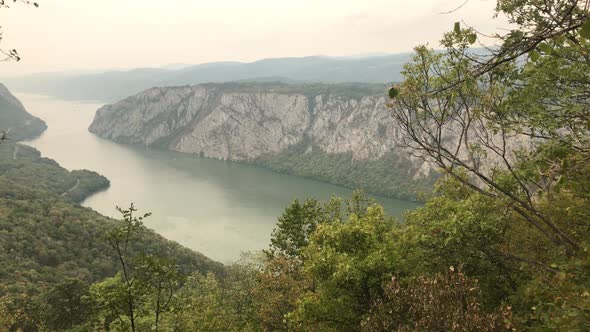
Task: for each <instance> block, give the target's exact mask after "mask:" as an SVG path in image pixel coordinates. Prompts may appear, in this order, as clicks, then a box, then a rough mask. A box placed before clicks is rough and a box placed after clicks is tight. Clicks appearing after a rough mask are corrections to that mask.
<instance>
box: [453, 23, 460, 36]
mask: <svg viewBox="0 0 590 332" xmlns="http://www.w3.org/2000/svg"><path fill="white" fill-rule="evenodd" d="M454 30H455V33H457V34H458V33H461V23H459V22H455V29H454Z"/></svg>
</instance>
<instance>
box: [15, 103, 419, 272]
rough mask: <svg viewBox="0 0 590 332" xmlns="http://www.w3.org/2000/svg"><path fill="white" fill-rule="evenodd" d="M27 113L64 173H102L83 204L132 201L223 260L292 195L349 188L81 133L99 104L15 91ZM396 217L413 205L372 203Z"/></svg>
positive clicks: (244, 246)
mask: <svg viewBox="0 0 590 332" xmlns="http://www.w3.org/2000/svg"><path fill="white" fill-rule="evenodd" d="M18 97H19V99H20V100H21V101H22V102H23V104H24V105H25V107H26V109H27V110H28V111H29V112H30V113H32V114H34V115H35V116H38V117H40V118H42V119H43V120H45V122H47V125H48V127H49V128H48V130H47V131H46V132H45V133H44V134H43V135H42V136H41V137H39V138H38V139H35V140H33V141H31V142H28V143H27V144H29V145H31V146H34V147H35V148H37V149H39V150H40V151H41V153H42V154H43V156H46V157H49V158H52V159H55V160H56V161H57V162H59V163H60V164H61V165H62V166H63V167H65V168H67V169H70V170H71V169H89V170H93V171H96V172H98V173H100V174H102V175H104V176H106V177H107V178H108V179H109V180H110V181H111V187H110V188H109V189H108V190H106V191H103V192H100V193H97V194H95V195H93V196H92V197H90V198H88V199H87V200H86V201H84V202H83V205H84V206H88V207H91V208H93V209H94V210H96V211H98V212H100V213H102V214H104V215H108V216H116V215H117V214H116V211H115V205H119V206H123V207H124V206H127V205H129V204H130V203H131V202H134V203H135V205H136V206H137V207H138V208H139V209H140V212H147V211H149V212H152V216H151V217H150V218H149V219H147V220H146V224H147V226H148V227H150V228H153V229H154V230H156V231H157V232H158V233H160V234H162V235H163V236H164V237H166V238H168V239H171V240H174V241H177V242H179V243H181V244H183V245H185V246H187V247H189V248H191V249H194V250H197V251H200V252H202V253H203V254H205V255H207V256H209V257H211V258H213V259H216V260H219V261H222V262H228V261H231V260H235V259H236V258H238V256H239V254H240V252H241V251H248V250H256V249H261V248H265V247H267V246H268V243H269V238H270V233H271V231H272V229H273V228H274V225H275V223H276V218H277V217H278V216H279V215H280V214H281V212H282V211H283V209H284V208H285V206H286V205H287V204H289V202H290V201H291V200H293V199H294V198H306V197H315V198H318V199H328V198H329V197H330V196H331V195H339V196H349V195H350V193H351V191H350V190H348V189H346V188H342V187H339V186H333V185H329V184H325V183H322V182H318V181H313V180H307V179H302V178H297V177H294V176H289V175H282V174H277V173H274V172H271V171H268V170H265V169H262V168H258V167H254V166H249V165H242V164H236V163H230V162H223V161H217V160H210V159H205V158H199V157H198V156H192V155H186V154H181V153H174V152H169V151H162V150H154V149H149V148H145V147H137V146H125V145H118V144H115V143H113V142H110V141H107V140H103V139H100V138H98V137H96V136H94V135H93V134H91V133H89V132H88V131H87V128H88V126H89V125H90V123H91V122H92V119H93V117H94V112H95V111H96V109H98V108H99V107H100V106H101V105H100V104H97V103H87V102H70V101H62V100H57V99H52V98H47V97H41V96H34V95H29V94H19V95H18ZM378 201H379V202H380V203H382V204H383V205H384V206H385V207H386V209H387V210H388V211H390V212H391V213H393V214H396V215H401V213H402V212H403V211H404V210H405V209H408V208H413V207H414V206H415V205H414V204H412V203H408V202H404V201H399V200H394V199H388V198H378Z"/></svg>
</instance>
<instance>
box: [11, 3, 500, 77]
mask: <svg viewBox="0 0 590 332" xmlns="http://www.w3.org/2000/svg"><path fill="white" fill-rule="evenodd" d="M35 1H37V2H38V3H39V4H40V7H39V8H34V7H32V6H25V5H21V4H17V5H12V6H11V8H9V9H0V24H1V25H2V28H3V32H4V40H3V41H2V44H1V47H2V48H8V47H10V48H16V49H18V51H19V53H20V54H21V56H22V58H23V60H22V61H21V62H19V63H18V64H17V63H0V74H9V75H18V74H22V73H30V72H39V71H60V70H81V69H82V70H102V69H110V68H132V67H153V66H164V65H167V64H174V63H190V64H196V63H203V62H211V61H230V60H231V61H254V60H258V59H262V58H270V57H285V56H297V57H298V56H308V55H319V54H321V55H332V56H342V55H358V54H370V53H395V52H404V51H410V50H411V49H412V48H413V47H414V46H416V45H418V44H421V43H426V42H429V43H430V44H431V45H433V46H435V47H436V46H438V40H439V39H440V37H441V34H442V33H443V32H444V31H448V30H451V29H452V25H453V22H455V21H458V20H465V21H466V22H467V23H469V24H471V25H473V26H476V27H478V28H479V29H481V30H482V31H485V32H494V31H496V30H497V29H498V28H501V27H503V26H504V25H503V24H502V22H500V21H497V20H496V21H494V20H492V16H493V8H494V6H495V0H471V1H470V2H469V3H467V5H465V6H464V7H463V8H461V9H460V10H458V11H456V12H454V13H452V14H441V12H445V11H448V10H451V9H453V8H456V7H458V6H459V5H461V4H462V3H463V2H464V0H208V1H201V0H159V1H156V0H100V1H92V0H35Z"/></svg>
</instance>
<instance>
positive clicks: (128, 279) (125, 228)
mask: <svg viewBox="0 0 590 332" xmlns="http://www.w3.org/2000/svg"><path fill="white" fill-rule="evenodd" d="M117 209H118V211H119V212H120V213H121V215H122V216H123V222H122V224H121V225H119V226H116V227H113V228H112V229H111V230H110V231H109V232H108V233H107V234H106V241H107V242H108V244H109V245H110V247H111V249H112V250H113V251H114V252H115V253H116V255H117V258H118V260H119V263H120V268H121V272H120V273H119V274H118V275H116V276H115V277H113V278H110V279H107V280H105V281H103V282H101V283H99V284H96V285H93V287H92V289H91V291H92V295H93V298H94V299H95V301H96V302H97V303H98V306H99V308H101V310H102V311H103V312H104V313H103V314H104V315H105V316H107V317H109V319H110V318H111V317H110V316H114V317H115V318H116V320H117V321H118V322H119V323H120V324H121V325H120V327H121V328H124V329H130V330H131V331H137V330H145V329H150V330H155V331H157V330H158V326H159V325H158V324H160V323H161V320H162V316H163V315H164V314H166V313H167V312H168V311H170V307H171V302H172V300H173V298H174V295H175V292H176V291H177V290H178V288H179V286H180V284H181V282H182V281H183V279H184V276H183V275H182V273H181V272H180V271H179V269H178V267H177V265H176V264H175V263H174V262H173V261H170V260H168V259H165V258H161V257H156V256H153V255H146V254H145V253H139V254H137V255H135V256H131V255H130V251H129V247H130V245H131V244H132V243H135V242H136V241H137V237H138V235H139V234H140V231H141V228H142V226H143V219H144V218H146V217H148V216H149V215H150V214H149V213H147V214H144V215H143V216H139V217H137V216H135V215H134V213H135V212H136V211H137V209H136V208H135V207H134V206H133V204H131V206H130V207H129V208H128V209H122V208H119V207H117ZM140 319H141V320H140ZM106 325H108V323H107V324H106Z"/></svg>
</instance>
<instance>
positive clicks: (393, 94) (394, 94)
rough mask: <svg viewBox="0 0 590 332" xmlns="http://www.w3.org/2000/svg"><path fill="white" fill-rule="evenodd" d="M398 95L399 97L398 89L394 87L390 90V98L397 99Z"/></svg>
mask: <svg viewBox="0 0 590 332" xmlns="http://www.w3.org/2000/svg"><path fill="white" fill-rule="evenodd" d="M398 95H399V90H398V89H397V88H396V87H394V86H392V87H391V88H390V89H389V98H391V99H395V97H397V96H398Z"/></svg>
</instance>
